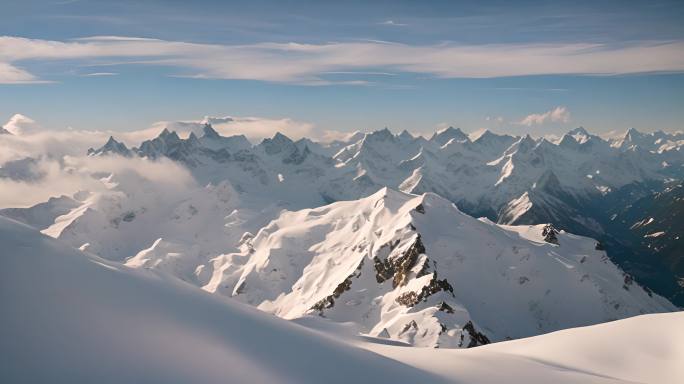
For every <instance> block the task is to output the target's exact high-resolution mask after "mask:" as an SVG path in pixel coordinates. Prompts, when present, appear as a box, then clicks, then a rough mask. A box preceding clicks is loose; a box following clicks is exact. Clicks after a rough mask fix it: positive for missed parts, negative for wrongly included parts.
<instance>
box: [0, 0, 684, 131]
mask: <svg viewBox="0 0 684 384" xmlns="http://www.w3.org/2000/svg"><path fill="white" fill-rule="evenodd" d="M0 7H1V8H2V14H3V16H4V17H3V23H1V24H0V36H4V38H2V39H0V120H6V119H8V118H9V117H10V116H11V115H13V114H14V113H22V114H25V115H28V116H31V117H32V118H34V119H36V120H38V121H40V122H41V123H42V124H43V125H44V126H46V127H49V128H54V129H60V128H64V127H67V126H70V127H74V128H78V129H107V130H133V129H140V128H145V127H147V126H149V125H150V124H152V123H153V122H155V121H159V120H187V119H200V118H202V117H203V116H205V115H214V116H224V115H234V116H261V117H269V118H283V117H288V118H292V119H295V120H298V121H303V122H310V123H312V124H314V126H315V129H317V130H320V131H323V130H339V131H353V130H357V129H360V130H370V129H377V128H382V127H384V126H388V127H390V128H391V129H393V130H395V131H399V130H402V129H408V130H409V131H413V132H427V131H431V130H433V129H435V127H437V126H442V125H445V124H449V125H454V126H459V127H462V128H464V129H465V130H467V131H474V130H477V129H480V128H490V129H493V130H495V131H500V132H502V131H506V132H513V133H516V134H518V133H524V132H531V133H533V134H547V133H551V134H558V133H560V132H563V131H566V130H568V129H570V128H572V127H575V126H579V125H583V126H585V127H587V128H588V129H590V130H592V131H595V132H607V131H611V130H625V129H627V128H629V127H636V128H638V129H640V130H644V131H652V130H657V129H663V130H670V131H672V130H679V129H684V124H683V122H684V75H683V74H682V72H683V71H684V23H682V22H681V21H682V20H684V3H682V2H681V1H642V2H632V1H591V2H566V3H552V2H527V1H520V2H518V1H516V2H508V1H500V2H477V3H475V2H458V1H444V2H441V1H422V2H421V1H405V2H402V1H376V2H368V1H341V2H321V1H288V2H283V1H250V2H230V1H193V2H187V1H116V2H115V1H89V0H80V1H73V0H72V1H70V0H53V1H30V0H29V1H26V0H24V1H16V2H13V1H6V2H3V4H2V5H1V6H0ZM103 36H105V37H103ZM112 36H116V38H113V37H112ZM123 37H125V39H124V38H123ZM142 38H144V39H142ZM554 111H555V113H554ZM529 116H532V118H528V117H529Z"/></svg>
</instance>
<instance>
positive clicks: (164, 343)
mask: <svg viewBox="0 0 684 384" xmlns="http://www.w3.org/2000/svg"><path fill="white" fill-rule="evenodd" d="M0 244H2V252H0V305H1V306H2V308H3V315H2V316H0V338H1V339H2V343H0V355H2V360H1V361H0V382H3V383H18V382H26V383H41V382H52V383H122V382H128V383H131V382H135V383H225V382H234V383H322V382H325V383H349V382H350V381H351V382H368V381H371V382H383V381H385V380H390V381H392V382H397V383H401V382H406V383H409V382H412V383H415V382H421V381H422V380H426V381H429V382H446V381H447V380H446V379H443V378H440V377H438V376H436V375H433V374H431V373H429V372H425V371H422V370H420V369H416V368H412V367H410V366H408V365H405V364H403V363H399V362H396V361H394V360H390V359H389V358H384V357H382V356H379V355H377V354H375V353H371V352H368V351H365V350H362V349H359V348H356V347H353V346H350V345H348V344H346V343H344V342H342V341H337V340H334V339H333V338H331V337H326V336H322V335H320V334H318V333H316V332H313V331H311V330H308V329H306V328H303V327H301V326H298V325H295V324H288V323H287V322H285V321H283V320H280V319H277V318H275V317H273V316H269V315H266V314H264V313H261V312H260V311H257V310H255V309H253V308H249V307H247V306H245V305H242V304H240V303H237V302H235V301H232V300H222V299H221V298H220V297H218V296H213V295H208V294H206V292H202V291H200V290H199V289H197V288H195V287H192V286H190V285H187V284H183V283H180V282H177V281H176V282H174V281H170V280H165V279H163V278H161V277H160V276H159V275H157V274H153V273H151V272H149V271H136V270H132V269H130V268H127V267H124V266H122V265H120V264H117V263H111V262H109V261H106V260H104V259H100V258H98V257H95V256H92V255H90V254H86V253H82V252H79V251H76V250H74V249H73V248H70V247H68V246H66V245H65V244H63V243H61V242H59V241H57V240H55V239H52V238H49V237H47V236H43V235H41V234H40V233H39V232H37V231H35V230H32V229H30V228H29V227H26V226H23V225H21V224H19V223H17V222H14V221H11V220H9V219H6V218H3V217H0ZM340 370H344V371H345V374H344V375H340V374H339V372H340Z"/></svg>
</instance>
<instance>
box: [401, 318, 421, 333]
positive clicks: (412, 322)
mask: <svg viewBox="0 0 684 384" xmlns="http://www.w3.org/2000/svg"><path fill="white" fill-rule="evenodd" d="M411 328H413V329H415V330H418V323H416V321H415V320H411V322H409V323H408V324H406V325H405V326H404V329H402V330H401V332H399V336H401V335H403V334H404V333H406V332H408V331H409V330H410V329H411Z"/></svg>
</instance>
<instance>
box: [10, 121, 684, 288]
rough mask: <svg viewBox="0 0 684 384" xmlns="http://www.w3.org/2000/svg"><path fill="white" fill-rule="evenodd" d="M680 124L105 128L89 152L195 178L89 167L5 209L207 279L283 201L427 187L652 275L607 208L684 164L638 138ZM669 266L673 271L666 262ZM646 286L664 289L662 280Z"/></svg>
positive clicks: (72, 238) (111, 251)
mask: <svg viewBox="0 0 684 384" xmlns="http://www.w3.org/2000/svg"><path fill="white" fill-rule="evenodd" d="M639 135H640V136H639ZM677 135H678V134H666V133H658V135H656V134H639V133H638V132H636V131H635V130H630V131H629V132H628V133H626V134H625V137H626V138H630V140H632V141H634V140H636V139H635V138H637V137H642V138H643V137H646V138H649V139H648V140H645V139H643V140H641V141H638V140H637V141H638V142H637V143H636V144H633V145H626V144H625V143H627V141H626V139H625V140H623V141H622V142H620V143H618V142H617V141H616V140H613V141H612V142H611V141H607V140H604V139H602V138H601V137H599V136H596V135H592V134H590V133H589V132H588V131H586V130H585V129H584V128H577V129H574V130H572V131H570V132H568V133H567V134H566V135H565V136H563V137H562V138H561V139H559V140H558V141H556V142H551V141H548V140H545V139H534V138H532V137H530V136H524V137H513V136H508V135H497V134H495V133H492V132H489V131H485V132H483V133H482V134H481V135H479V136H478V137H477V138H474V139H472V140H471V138H470V137H468V136H467V135H465V134H464V133H463V132H462V131H461V130H459V129H456V128H447V129H445V130H442V131H439V132H436V133H435V134H434V135H433V136H432V137H431V138H430V139H426V138H424V137H414V136H412V135H411V134H409V133H408V132H402V133H401V134H398V135H395V134H393V133H392V132H391V131H389V130H388V129H383V130H379V131H376V132H372V133H368V134H362V133H358V132H357V133H355V134H354V135H351V136H349V137H348V141H337V142H334V143H331V144H321V143H317V142H315V141H312V140H309V139H301V140H299V141H296V142H295V141H293V140H291V139H289V138H288V137H286V136H285V135H282V134H276V135H274V136H273V137H272V138H269V139H265V140H263V141H262V142H260V143H259V144H256V145H252V144H251V143H250V142H249V141H247V139H246V138H245V137H244V136H232V137H223V136H221V135H219V134H218V133H217V132H216V131H215V130H214V129H213V128H212V127H211V125H210V124H202V125H199V124H197V127H194V128H193V130H192V132H191V133H190V135H189V136H188V137H187V138H181V137H180V136H179V135H178V134H176V133H175V132H173V131H170V130H168V129H166V128H165V129H164V130H162V132H161V133H160V134H159V135H158V136H157V137H155V138H154V139H151V140H147V141H145V142H143V143H141V144H140V145H139V146H138V147H134V148H128V147H126V146H125V145H124V144H123V143H121V142H118V141H117V140H116V139H115V138H110V139H109V140H108V141H107V143H105V145H104V146H102V147H101V148H97V149H93V150H91V151H89V154H90V156H94V157H105V156H124V157H127V158H131V157H132V158H143V159H147V160H148V161H152V162H155V161H159V160H162V159H171V160H173V161H175V162H177V163H178V164H181V165H183V166H185V167H186V168H187V169H188V170H189V171H190V173H191V174H192V176H193V178H194V179H195V180H196V181H197V184H198V185H197V186H193V187H190V188H182V189H180V190H179V189H178V188H177V187H160V186H157V185H153V183H150V182H149V181H145V180H140V179H139V178H135V177H134V175H123V174H111V175H110V174H102V175H94V177H95V178H97V179H98V181H97V182H98V183H101V184H102V185H103V187H104V188H100V189H98V190H97V191H90V193H82V194H81V196H79V197H78V198H76V199H73V200H74V201H75V203H74V205H75V206H73V207H71V206H70V210H69V211H68V212H64V211H63V209H64V208H59V207H55V208H45V207H37V208H35V209H34V210H37V211H42V210H43V209H48V210H50V209H53V210H55V212H56V213H59V215H54V214H52V215H47V217H49V218H51V219H50V220H46V219H40V220H39V219H35V218H32V217H33V214H32V213H29V212H28V211H26V212H24V211H22V209H19V210H14V211H12V214H11V216H12V217H17V218H20V219H21V217H24V219H21V220H23V221H25V222H28V223H29V224H31V225H34V226H35V227H36V228H39V229H41V230H43V231H44V232H45V233H48V234H50V235H52V236H54V237H57V238H59V239H61V240H63V241H66V242H68V243H69V244H71V245H72V246H74V247H84V249H88V250H89V251H91V252H94V253H96V254H98V255H100V256H102V257H105V258H109V259H112V260H119V261H126V260H129V259H130V260H129V262H130V263H132V264H134V265H137V266H144V267H151V266H154V267H156V268H160V269H166V270H168V271H169V272H170V273H172V274H174V275H176V276H178V277H181V278H182V279H184V280H186V281H191V282H193V283H195V284H198V285H204V284H206V283H207V282H208V279H209V277H210V276H211V275H212V273H213V271H212V263H211V260H212V259H214V258H216V257H217V256H219V255H222V254H230V253H236V252H238V250H239V247H240V246H241V245H243V244H244V243H245V240H247V239H249V238H250V236H252V235H251V234H253V233H256V231H258V230H259V229H260V228H261V227H263V226H264V225H266V224H267V223H268V222H269V221H270V220H272V219H275V218H277V217H278V215H279V213H280V212H281V211H282V210H283V209H286V210H290V211H296V210H299V209H304V208H314V207H319V206H321V205H323V204H326V203H330V202H334V201H341V200H356V199H360V198H363V197H366V196H369V195H371V194H373V193H376V192H377V191H378V190H379V189H381V188H383V187H386V186H389V187H390V188H394V189H398V190H401V191H404V192H408V193H413V194H423V193H427V192H432V193H436V194H438V195H440V196H442V197H444V198H446V199H448V200H450V201H451V202H454V203H456V204H457V206H458V207H459V208H460V209H461V210H462V211H463V212H466V213H468V214H471V215H474V216H476V217H478V216H485V217H488V218H489V219H490V220H492V221H495V222H499V223H501V224H526V225H532V224H542V223H552V224H553V225H554V226H555V227H557V228H559V229H564V230H567V231H568V232H572V233H577V234H580V235H585V236H586V235H588V236H592V237H594V238H598V239H599V240H600V241H601V242H602V243H603V245H604V246H605V247H606V249H607V250H608V255H609V257H613V258H614V261H616V262H618V263H620V264H621V265H622V266H623V267H625V268H626V269H627V270H628V271H629V272H630V273H632V274H633V275H635V276H636V277H637V279H639V280H644V281H652V280H653V279H650V280H649V276H650V275H649V273H651V272H650V270H649V268H650V267H649V266H646V267H641V266H639V267H638V268H631V266H633V265H635V264H634V263H631V264H630V262H631V261H632V260H631V259H630V257H632V256H625V257H615V255H621V254H623V253H624V252H623V250H624V249H625V242H623V241H619V240H620V239H616V238H618V237H620V236H621V232H620V231H614V225H613V224H612V222H611V220H610V215H611V214H612V212H613V211H616V210H617V208H619V207H620V206H622V205H626V204H631V203H632V202H634V201H635V200H637V199H638V198H640V197H642V196H646V195H648V194H649V193H650V192H649V191H650V190H651V189H652V188H656V189H657V188H658V185H662V182H663V181H664V180H668V179H669V178H670V177H673V176H677V175H681V174H682V172H684V166H682V164H684V154H683V153H682V152H681V151H680V150H679V147H676V148H671V149H668V150H664V151H654V150H649V149H647V148H651V147H648V146H646V144H644V143H648V142H650V140H651V139H654V140H655V141H657V140H660V139H667V140H669V141H671V142H676V141H677V138H678V137H679V136H677ZM651 136H653V137H651ZM655 136H658V138H657V139H656V138H655ZM661 136H662V137H661ZM618 144H619V145H618ZM623 144H624V145H623ZM642 145H643V146H646V147H642ZM333 152H334V154H333V155H330V154H331V153H333ZM112 159H113V160H114V161H116V160H115V159H116V157H112ZM646 186H647V187H648V188H647V187H646ZM627 190H629V191H632V192H630V193H626V192H625V191H627ZM635 190H636V191H639V193H633V191H635ZM174 191H175V192H174ZM46 204H47V205H48V206H51V205H54V204H50V203H49V202H48V203H46ZM607 207H612V208H611V209H607ZM58 208H59V209H58ZM609 212H610V213H609ZM93 228H97V230H95V229H93ZM245 232H248V234H247V236H243V235H244V234H245ZM629 254H630V255H632V254H633V253H629ZM640 265H642V264H640ZM664 278H666V279H669V280H671V281H672V282H674V281H676V276H675V275H673V274H670V275H669V276H666V277H664ZM654 288H655V289H656V290H658V292H662V293H664V294H667V295H668V297H672V296H671V294H672V291H671V290H660V289H659V288H660V287H656V286H654Z"/></svg>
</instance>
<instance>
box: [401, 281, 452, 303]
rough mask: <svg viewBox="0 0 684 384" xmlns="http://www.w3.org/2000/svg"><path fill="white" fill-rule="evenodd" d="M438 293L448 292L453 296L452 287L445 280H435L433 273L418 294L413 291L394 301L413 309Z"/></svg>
mask: <svg viewBox="0 0 684 384" xmlns="http://www.w3.org/2000/svg"><path fill="white" fill-rule="evenodd" d="M439 291H444V292H449V293H451V295H452V296H453V295H454V287H452V286H451V284H449V282H448V281H447V279H443V280H439V279H437V273H435V274H434V277H433V278H432V280H430V282H429V283H428V284H427V285H426V286H424V287H423V289H421V290H420V293H416V292H413V291H409V292H405V293H403V294H402V295H401V296H399V297H397V298H396V299H395V301H396V302H397V303H399V304H401V305H405V306H407V307H413V306H414V305H416V304H418V303H419V302H421V301H426V300H427V298H428V297H430V296H432V295H434V294H435V293H437V292H439ZM443 304H444V305H446V303H443Z"/></svg>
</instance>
